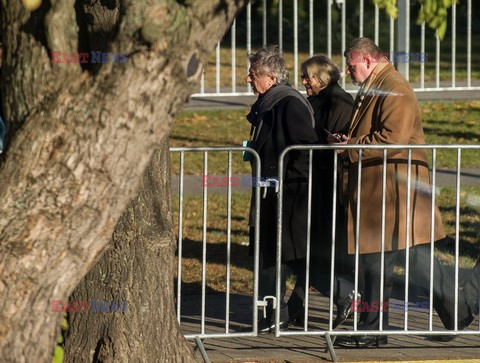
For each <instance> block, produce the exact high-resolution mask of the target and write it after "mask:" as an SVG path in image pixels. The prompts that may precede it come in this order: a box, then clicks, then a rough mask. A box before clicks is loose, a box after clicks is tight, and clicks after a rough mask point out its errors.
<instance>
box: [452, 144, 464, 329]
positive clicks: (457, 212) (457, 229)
mask: <svg viewBox="0 0 480 363" xmlns="http://www.w3.org/2000/svg"><path fill="white" fill-rule="evenodd" d="M461 159H462V149H461V148H460V147H459V148H458V149H457V180H456V188H457V189H456V198H455V199H456V202H455V323H454V325H455V331H456V330H458V252H459V244H460V167H461Z"/></svg>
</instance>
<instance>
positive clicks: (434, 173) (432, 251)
mask: <svg viewBox="0 0 480 363" xmlns="http://www.w3.org/2000/svg"><path fill="white" fill-rule="evenodd" d="M436 182H437V149H432V204H431V206H430V208H431V210H430V223H431V224H430V295H429V302H428V303H429V306H428V308H429V309H428V330H430V331H432V330H433V280H434V273H435V271H434V261H435V259H434V256H435V246H434V242H435V241H434V240H435V197H436V194H435V193H436Z"/></svg>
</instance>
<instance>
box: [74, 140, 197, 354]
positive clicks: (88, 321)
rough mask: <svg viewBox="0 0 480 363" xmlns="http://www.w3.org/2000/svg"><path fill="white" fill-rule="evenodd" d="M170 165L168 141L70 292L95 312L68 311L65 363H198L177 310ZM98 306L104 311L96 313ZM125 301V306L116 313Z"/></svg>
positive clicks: (153, 159) (148, 168)
mask: <svg viewBox="0 0 480 363" xmlns="http://www.w3.org/2000/svg"><path fill="white" fill-rule="evenodd" d="M169 164H170V163H169V148H168V143H167V142H166V141H165V142H163V143H162V146H161V147H160V149H159V150H158V151H156V152H155V153H154V155H153V158H152V160H151V161H150V163H149V165H148V167H147V169H146V171H145V174H144V176H143V179H142V182H141V183H140V186H139V190H138V193H137V195H136V196H135V197H134V198H133V199H132V200H131V201H130V203H129V205H128V207H127V209H126V210H125V211H124V213H123V214H122V216H121V218H120V220H119V222H118V223H117V226H116V228H115V231H114V233H113V237H112V241H111V242H110V243H109V245H108V248H107V250H106V251H105V252H104V253H103V255H102V257H101V259H100V260H99V261H98V262H97V263H96V264H95V266H94V267H93V268H92V269H91V270H90V271H89V273H88V274H87V276H86V277H85V279H83V280H82V282H81V283H80V284H79V285H78V286H77V288H76V289H75V291H74V293H73V294H72V296H71V297H70V302H71V303H72V302H74V301H76V302H90V312H87V313H82V312H76V313H70V315H69V325H70V329H69V330H68V333H67V336H66V339H65V361H66V362H67V361H69V362H92V361H95V362H97V361H100V362H114V361H115V362H167V361H171V362H179V361H194V359H193V355H192V353H191V349H190V347H189V344H188V343H187V342H186V341H185V340H184V339H183V338H182V336H181V333H180V330H179V329H178V326H177V325H178V323H177V320H176V317H175V315H174V314H172V312H173V311H174V294H173V276H174V270H175V265H174V258H173V256H174V252H175V235H174V233H173V225H172V223H173V221H172V209H171V203H170V180H169V179H170V173H169ZM166 166H168V167H166ZM92 301H94V302H93V304H92V303H91V302H92ZM99 302H100V304H101V305H99ZM106 302H113V304H106ZM122 302H126V303H128V305H126V304H125V303H123V304H122ZM117 303H118V305H117ZM92 305H93V306H92ZM100 306H102V310H103V311H100V312H98V311H96V310H98V307H100ZM121 306H123V307H125V306H126V307H127V309H128V311H126V312H121V311H118V310H117V311H111V310H116V309H117V308H118V309H121ZM93 310H95V311H93ZM124 310H125V309H124ZM167 342H168V343H167ZM172 342H178V343H177V344H174V343H172Z"/></svg>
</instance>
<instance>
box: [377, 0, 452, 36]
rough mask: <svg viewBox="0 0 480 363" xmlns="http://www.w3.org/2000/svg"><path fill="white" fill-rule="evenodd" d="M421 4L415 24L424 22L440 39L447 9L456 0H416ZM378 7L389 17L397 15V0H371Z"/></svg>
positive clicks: (445, 22) (444, 26)
mask: <svg viewBox="0 0 480 363" xmlns="http://www.w3.org/2000/svg"><path fill="white" fill-rule="evenodd" d="M417 1H418V2H419V3H420V4H421V5H422V6H421V8H420V10H419V12H418V16H417V25H420V24H422V23H423V22H425V23H426V24H427V25H428V26H429V27H430V28H431V29H433V30H436V31H437V35H438V37H439V39H440V40H443V38H444V37H445V32H446V30H447V17H448V10H449V9H450V8H451V7H452V5H453V4H457V3H458V0H417ZM373 3H374V4H375V5H377V6H378V7H379V8H380V9H384V10H385V12H386V13H387V14H388V16H389V17H391V18H393V19H396V18H397V16H398V7H397V0H373Z"/></svg>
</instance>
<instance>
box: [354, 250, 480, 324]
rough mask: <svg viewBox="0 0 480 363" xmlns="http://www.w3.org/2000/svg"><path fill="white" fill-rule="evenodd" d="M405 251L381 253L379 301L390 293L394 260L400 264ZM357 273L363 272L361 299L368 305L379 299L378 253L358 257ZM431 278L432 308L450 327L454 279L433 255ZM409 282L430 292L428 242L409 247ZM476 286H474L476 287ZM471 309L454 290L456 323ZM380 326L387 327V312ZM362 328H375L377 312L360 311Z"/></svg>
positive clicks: (453, 311)
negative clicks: (382, 271) (456, 312)
mask: <svg viewBox="0 0 480 363" xmlns="http://www.w3.org/2000/svg"><path fill="white" fill-rule="evenodd" d="M405 256H406V255H405V250H401V251H392V252H385V269H384V296H383V301H384V302H388V300H389V298H390V295H391V292H392V285H393V283H392V273H393V268H394V266H395V264H396V263H397V262H399V263H401V264H403V265H404V263H405V258H406V257H405ZM359 257H360V258H359V261H360V268H361V272H362V273H363V274H364V278H365V286H364V294H365V296H364V298H363V299H362V300H363V301H364V302H367V303H368V305H369V306H370V307H371V306H372V303H374V302H376V303H377V304H379V303H381V302H380V276H381V274H380V272H381V269H380V268H381V267H380V262H381V260H380V258H381V255H380V253H370V254H364V255H360V256H359ZM433 263H434V271H433V274H434V280H433V307H434V309H435V310H436V311H437V313H438V316H439V317H440V319H441V321H442V323H443V325H444V326H445V328H447V329H448V330H452V329H454V318H455V310H454V309H455V307H454V306H455V305H454V304H455V281H454V276H452V274H450V273H449V272H448V271H447V270H446V269H445V268H444V267H443V265H442V264H440V263H439V261H438V260H437V258H436V257H435V258H434V261H433ZM409 266H410V267H409V274H410V276H409V277H410V278H409V285H410V286H415V287H417V288H419V289H421V290H423V292H424V293H425V294H426V295H427V296H429V291H430V244H424V245H419V246H413V247H410V249H409ZM477 289H478V287H477ZM473 311H474V307H472V305H471V303H470V302H467V299H466V297H465V295H464V293H463V292H462V291H461V290H459V291H458V322H460V321H462V320H463V319H465V318H467V317H468V316H469V315H470V314H472V312H473ZM383 317H384V321H383V329H385V330H386V329H388V313H386V312H384V313H383ZM361 318H362V320H363V323H362V326H361V327H359V328H361V329H362V330H377V329H378V328H379V319H380V313H379V312H373V311H371V309H370V311H367V312H362V315H361Z"/></svg>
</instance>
